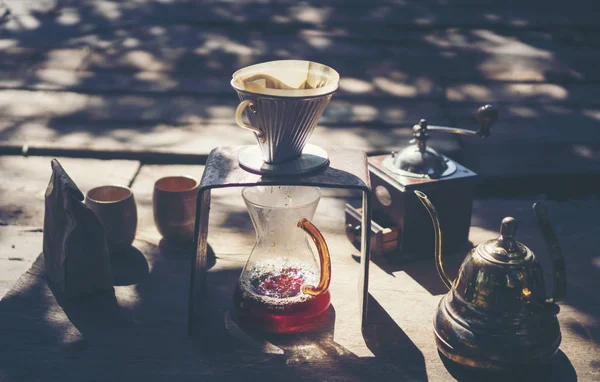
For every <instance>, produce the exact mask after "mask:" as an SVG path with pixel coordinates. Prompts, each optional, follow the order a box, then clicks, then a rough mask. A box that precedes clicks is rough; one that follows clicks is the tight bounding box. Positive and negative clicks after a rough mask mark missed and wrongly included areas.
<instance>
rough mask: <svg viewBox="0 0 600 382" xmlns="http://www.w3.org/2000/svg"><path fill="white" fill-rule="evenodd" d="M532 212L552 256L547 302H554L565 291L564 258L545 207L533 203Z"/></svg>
mask: <svg viewBox="0 0 600 382" xmlns="http://www.w3.org/2000/svg"><path fill="white" fill-rule="evenodd" d="M533 212H534V214H535V218H536V220H537V223H538V226H539V228H540V231H542V235H543V236H544V239H545V240H546V245H547V246H548V252H550V257H551V258H552V273H553V274H554V293H553V296H552V298H551V299H549V302H556V301H558V300H560V299H561V298H563V297H564V296H565V294H566V292H567V273H566V266H565V258H564V257H563V255H562V250H561V248H560V244H559V243H558V238H557V237H556V234H555V233H554V229H552V224H551V223H550V219H548V215H547V214H546V208H545V207H544V204H543V203H540V202H537V203H534V204H533Z"/></svg>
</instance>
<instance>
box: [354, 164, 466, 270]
mask: <svg viewBox="0 0 600 382" xmlns="http://www.w3.org/2000/svg"><path fill="white" fill-rule="evenodd" d="M385 158H387V155H379V156H374V157H369V173H370V176H371V184H372V187H373V193H374V195H375V197H374V198H373V220H375V221H376V222H377V223H376V224H377V225H379V226H381V227H388V228H395V229H397V232H398V233H397V241H398V245H397V247H396V249H395V250H394V251H391V252H389V255H390V256H393V257H396V258H401V259H410V258H422V257H427V258H433V253H434V244H433V240H432V238H433V235H434V233H433V227H432V225H431V219H430V218H429V215H428V214H427V210H426V209H425V208H423V206H422V205H421V203H420V202H419V200H418V199H417V197H416V196H415V195H414V193H413V191H414V190H420V191H423V192H424V193H426V194H427V196H428V197H429V199H431V201H432V203H434V205H435V206H436V208H437V209H438V214H439V218H440V224H441V226H442V231H443V233H444V242H443V245H444V250H445V251H446V253H455V252H459V251H460V250H461V249H463V248H464V247H465V246H466V244H467V240H468V236H469V227H470V223H471V210H472V201H473V196H474V187H475V185H476V179H477V174H475V173H474V172H473V171H471V170H469V169H468V168H466V167H464V166H462V165H460V164H458V163H456V162H455V165H456V172H454V173H453V174H451V175H448V176H447V177H444V178H440V179H428V178H410V177H405V176H400V175H397V174H394V173H392V172H390V171H388V170H387V169H386V168H385V167H384V166H383V164H382V162H383V160H384V159H385ZM448 160H449V159H448ZM355 213H358V210H355ZM353 221H355V218H354V217H352V213H349V212H348V210H347V212H346V224H350V225H352V224H353ZM353 229H355V230H359V229H360V228H358V227H353ZM383 242H385V240H383V241H382V242H381V243H382V245H381V248H380V249H379V248H377V249H376V251H375V252H374V254H384V253H386V252H388V251H385V250H384V248H383ZM376 243H377V241H376ZM388 249H389V247H388Z"/></svg>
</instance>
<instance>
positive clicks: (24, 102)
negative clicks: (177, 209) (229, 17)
mask: <svg viewBox="0 0 600 382" xmlns="http://www.w3.org/2000/svg"><path fill="white" fill-rule="evenodd" d="M238 103H239V101H238V100H237V99H236V96H235V94H234V93H233V91H232V92H231V93H230V95H228V96H222V97H192V96H171V95H169V94H168V93H165V94H156V95H143V94H142V95H138V94H128V95H119V94H117V95H106V94H81V93H74V92H51V91H43V92H37V91H26V90H4V91H0V115H2V117H4V118H8V119H12V120H35V119H47V118H53V119H55V122H58V121H59V120H60V121H61V122H65V121H67V120H77V121H90V122H91V121H115V122H118V121H120V122H125V121H126V122H133V121H135V122H148V121H153V122H154V121H156V122H162V123H178V124H183V123H209V122H210V123H232V122H233V116H234V114H235V108H236V107H237V105H238ZM424 114H425V115H435V116H439V115H440V114H441V113H440V112H439V107H438V106H437V104H436V103H435V102H430V101H419V100H402V99H399V98H398V99H397V98H394V97H385V98H371V97H365V98H361V97H351V98H342V97H339V98H338V97H335V96H334V98H333V99H332V101H331V102H330V104H329V106H328V107H327V109H326V110H325V113H324V115H323V117H322V119H321V123H324V124H341V125H344V124H352V123H372V124H392V125H398V124H402V123H405V122H407V121H410V122H411V123H413V121H415V120H418V119H419V118H421V115H424Z"/></svg>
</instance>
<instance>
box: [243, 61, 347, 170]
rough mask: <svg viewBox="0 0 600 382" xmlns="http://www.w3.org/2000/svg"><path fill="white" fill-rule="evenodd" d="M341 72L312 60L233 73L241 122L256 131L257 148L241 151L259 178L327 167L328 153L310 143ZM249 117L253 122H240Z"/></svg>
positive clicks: (245, 163) (276, 63) (246, 165)
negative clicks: (264, 175) (258, 174)
mask: <svg viewBox="0 0 600 382" xmlns="http://www.w3.org/2000/svg"><path fill="white" fill-rule="evenodd" d="M339 78H340V76H339V74H338V73H337V72H336V71H335V70H333V69H332V68H330V67H328V66H325V65H322V64H318V63H315V62H310V61H299V60H283V61H271V62H265V63H261V64H257V65H252V66H249V67H246V68H243V69H240V70H238V71H237V72H235V73H234V74H233V79H232V80H231V86H232V87H233V88H234V89H235V91H236V92H237V94H238V96H239V98H240V101H241V103H240V104H239V106H238V108H237V110H236V114H235V118H236V122H237V124H238V125H239V126H240V127H242V128H245V129H248V130H250V131H252V132H254V134H255V136H256V140H257V142H258V147H251V148H249V149H247V150H244V151H243V152H242V153H240V157H239V161H240V165H241V166H242V167H243V168H244V169H246V170H248V171H252V172H256V173H261V174H278V175H284V174H298V173H306V172H310V171H313V170H316V169H318V168H320V167H323V166H325V165H327V164H328V159H327V153H326V152H325V151H324V150H323V149H321V148H319V147H317V146H314V145H307V144H306V142H307V140H308V138H309V137H310V135H311V134H312V132H313V130H314V129H315V127H316V126H317V123H318V121H319V118H321V115H323V112H324V111H325V108H326V107H327V105H328V104H329V100H330V99H331V96H332V94H333V92H335V91H336V90H337V88H338V82H339ZM244 111H245V112H246V116H247V117H248V120H249V122H250V123H246V122H244V121H243V120H242V115H243V113H244Z"/></svg>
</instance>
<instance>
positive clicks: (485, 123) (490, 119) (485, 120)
mask: <svg viewBox="0 0 600 382" xmlns="http://www.w3.org/2000/svg"><path fill="white" fill-rule="evenodd" d="M475 117H476V118H477V122H478V123H479V130H477V131H474V130H467V129H459V128H457V127H446V126H435V125H428V126H427V130H428V131H439V132H444V133H452V134H461V135H477V136H480V137H481V138H484V139H485V138H487V137H489V136H490V127H492V125H493V124H494V123H495V122H496V121H497V120H498V109H496V108H495V107H494V106H492V105H489V104H488V105H484V106H481V107H480V108H479V109H477V111H476V112H475Z"/></svg>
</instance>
